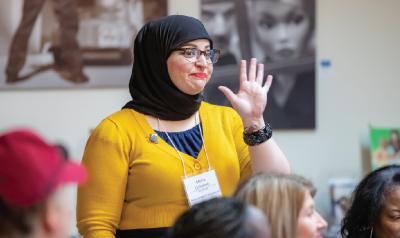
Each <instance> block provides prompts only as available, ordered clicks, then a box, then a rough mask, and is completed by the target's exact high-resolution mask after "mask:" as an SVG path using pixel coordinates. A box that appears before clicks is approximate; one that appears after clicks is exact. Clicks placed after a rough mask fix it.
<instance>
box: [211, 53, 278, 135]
mask: <svg viewBox="0 0 400 238" xmlns="http://www.w3.org/2000/svg"><path fill="white" fill-rule="evenodd" d="M263 77H264V64H258V65H257V59H255V58H252V59H251V61H250V67H249V73H248V74H247V65H246V60H242V61H241V63H240V77H239V78H240V88H239V91H238V93H237V94H235V93H233V92H232V91H231V90H230V89H229V88H227V87H225V86H219V87H218V89H219V90H221V91H222V93H223V94H224V95H225V96H226V97H227V98H228V100H229V101H230V103H231V105H232V107H233V108H234V109H235V110H236V111H237V112H238V113H239V115H240V117H241V118H242V121H243V124H244V126H245V127H252V126H256V127H259V126H261V127H262V126H263V125H260V124H264V120H263V113H264V110H265V106H266V105H267V93H268V90H269V88H270V87H271V83H272V76H271V75H268V77H267V80H266V82H265V83H264V85H263Z"/></svg>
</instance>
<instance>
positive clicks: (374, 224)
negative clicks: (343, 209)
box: [341, 165, 400, 238]
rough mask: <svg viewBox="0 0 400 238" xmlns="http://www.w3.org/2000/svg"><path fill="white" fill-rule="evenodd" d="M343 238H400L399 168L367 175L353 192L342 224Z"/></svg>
mask: <svg viewBox="0 0 400 238" xmlns="http://www.w3.org/2000/svg"><path fill="white" fill-rule="evenodd" d="M341 233H342V236H343V237H344V238H355V237H357V238H364V237H366V238H369V237H371V238H372V237H374V238H399V237H400V166H399V165H390V166H386V167H382V168H380V169H377V170H375V171H373V172H371V173H370V174H368V175H367V176H366V177H365V178H364V179H363V180H362V181H361V182H360V183H359V184H358V186H357V188H356V189H355V190H354V192H353V195H352V199H351V206H350V208H349V210H348V211H347V213H346V215H345V217H344V218H343V221H342V229H341Z"/></svg>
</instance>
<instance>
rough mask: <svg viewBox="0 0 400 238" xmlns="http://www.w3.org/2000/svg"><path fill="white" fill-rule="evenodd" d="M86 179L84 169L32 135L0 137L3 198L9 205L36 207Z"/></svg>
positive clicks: (20, 133) (24, 132)
mask: <svg viewBox="0 0 400 238" xmlns="http://www.w3.org/2000/svg"><path fill="white" fill-rule="evenodd" d="M86 177H87V174H86V170H85V168H84V167H82V166H81V165H79V164H77V163H74V162H72V161H68V160H66V159H65V158H63V156H62V155H61V153H60V151H59V149H58V148H56V147H55V146H52V145H49V144H47V143H46V142H45V141H44V140H43V139H42V138H41V137H40V136H38V135H37V134H35V133H33V132H32V131H29V130H23V129H22V130H14V131H11V132H8V133H5V134H3V135H1V136H0V197H1V198H2V199H3V200H4V201H5V202H6V203H7V204H9V205H12V206H17V207H22V208H25V207H29V206H32V205H35V204H37V203H39V202H41V201H44V200H45V199H47V198H48V197H49V196H50V194H51V193H52V192H54V191H55V190H56V189H57V188H58V186H59V185H61V184H65V183H68V182H72V183H74V182H75V183H82V182H84V181H85V180H86Z"/></svg>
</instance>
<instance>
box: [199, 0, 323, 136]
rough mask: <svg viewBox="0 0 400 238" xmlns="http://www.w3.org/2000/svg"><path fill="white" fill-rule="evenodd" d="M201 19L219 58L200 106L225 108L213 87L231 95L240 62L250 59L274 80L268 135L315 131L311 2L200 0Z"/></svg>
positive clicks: (223, 101) (312, 12) (313, 7)
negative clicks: (228, 90)
mask: <svg viewBox="0 0 400 238" xmlns="http://www.w3.org/2000/svg"><path fill="white" fill-rule="evenodd" d="M201 19H202V21H203V22H204V24H205V27H206V28H207V31H208V32H209V33H210V36H211V38H212V39H213V40H214V47H215V48H219V49H221V52H222V53H221V58H220V59H221V61H220V62H219V63H217V64H216V65H215V67H214V71H215V74H214V76H213V79H212V80H211V81H210V83H209V85H207V88H206V91H205V98H206V100H208V101H210V102H212V103H216V104H220V105H228V106H229V105H230V104H229V102H228V101H227V99H225V97H224V95H223V94H222V92H220V91H219V90H218V89H217V86H219V85H225V86H228V87H230V88H231V89H233V91H237V90H238V87H239V85H238V80H237V77H238V73H239V67H238V65H239V62H240V59H246V60H249V59H250V58H252V57H255V58H257V60H258V62H260V63H263V64H264V74H265V76H266V75H268V74H272V75H273V76H274V80H273V83H272V86H271V88H270V91H269V93H268V104H267V108H266V110H265V112H264V117H265V120H266V121H267V122H269V123H270V124H271V125H272V127H273V128H274V129H314V128H315V127H316V101H315V99H316V97H315V95H316V91H315V90H316V88H315V81H316V79H315V77H316V76H315V58H316V54H315V0H234V1H230V0H202V1H201ZM265 78H266V77H265Z"/></svg>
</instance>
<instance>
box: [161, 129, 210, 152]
mask: <svg viewBox="0 0 400 238" xmlns="http://www.w3.org/2000/svg"><path fill="white" fill-rule="evenodd" d="M199 126H200V124H198V125H196V126H194V127H193V128H191V129H189V130H186V131H180V132H168V135H169V137H170V138H171V140H172V141H173V142H174V145H175V146H176V148H177V149H178V150H179V151H180V152H183V153H186V154H188V155H191V156H192V157H194V158H197V155H198V154H199V152H200V149H201V147H202V146H203V140H202V139H201V134H200V133H201V132H200V127H199ZM156 132H157V134H158V136H159V137H161V138H162V139H163V140H164V141H166V142H167V143H168V144H169V145H170V146H172V147H174V146H173V145H172V143H171V141H170V140H169V139H168V137H167V134H166V133H165V132H164V131H156Z"/></svg>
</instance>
